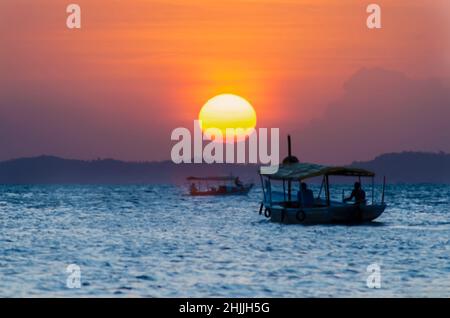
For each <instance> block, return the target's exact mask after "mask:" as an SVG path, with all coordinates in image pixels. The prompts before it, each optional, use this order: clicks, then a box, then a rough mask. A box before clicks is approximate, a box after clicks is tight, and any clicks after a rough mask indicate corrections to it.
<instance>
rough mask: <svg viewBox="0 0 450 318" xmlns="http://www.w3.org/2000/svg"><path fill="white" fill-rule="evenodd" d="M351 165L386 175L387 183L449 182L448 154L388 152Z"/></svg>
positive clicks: (449, 161) (449, 156)
mask: <svg viewBox="0 0 450 318" xmlns="http://www.w3.org/2000/svg"><path fill="white" fill-rule="evenodd" d="M352 166H355V167H360V168H365V169H368V170H372V171H374V172H376V173H377V175H381V176H386V177H387V178H388V182H389V183H444V184H450V154H446V153H443V152H441V153H429V152H402V153H389V154H384V155H380V156H378V157H376V158H375V159H374V160H371V161H366V162H354V163H352Z"/></svg>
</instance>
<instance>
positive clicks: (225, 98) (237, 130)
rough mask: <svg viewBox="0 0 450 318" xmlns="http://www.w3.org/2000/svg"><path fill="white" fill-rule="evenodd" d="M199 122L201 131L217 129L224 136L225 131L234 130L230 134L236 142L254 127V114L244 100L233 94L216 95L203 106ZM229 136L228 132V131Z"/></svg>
mask: <svg viewBox="0 0 450 318" xmlns="http://www.w3.org/2000/svg"><path fill="white" fill-rule="evenodd" d="M199 120H201V122H202V130H203V132H204V133H205V134H206V135H208V133H207V130H208V129H209V130H211V129H218V130H220V132H221V133H222V135H223V138H224V140H225V136H226V133H227V129H234V133H233V134H232V135H233V136H234V137H236V138H237V139H238V140H240V139H242V138H245V137H246V136H248V135H249V134H250V133H251V132H252V131H253V129H254V128H255V127H256V112H255V110H254V109H253V107H252V105H251V104H250V103H249V102H248V101H247V100H245V99H244V98H242V97H240V96H237V95H233V94H222V95H217V96H215V97H213V98H211V99H210V100H208V101H207V102H206V104H205V105H203V107H202V109H201V111H200V114H199ZM228 132H229V134H228V135H230V132H231V131H230V130H229V131H228Z"/></svg>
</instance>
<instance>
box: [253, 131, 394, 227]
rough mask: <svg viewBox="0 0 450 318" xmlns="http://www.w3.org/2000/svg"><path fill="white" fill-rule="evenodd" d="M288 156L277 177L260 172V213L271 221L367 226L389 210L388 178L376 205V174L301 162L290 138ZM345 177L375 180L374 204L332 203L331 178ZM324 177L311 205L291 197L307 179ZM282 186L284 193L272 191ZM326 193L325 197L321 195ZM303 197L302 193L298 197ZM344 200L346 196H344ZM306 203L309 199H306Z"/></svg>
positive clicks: (372, 198) (296, 197) (372, 199)
mask: <svg viewBox="0 0 450 318" xmlns="http://www.w3.org/2000/svg"><path fill="white" fill-rule="evenodd" d="M288 143H289V156H288V157H287V158H286V159H285V160H284V161H283V164H282V165H280V166H279V169H278V172H276V173H275V174H269V173H263V172H262V171H260V177H261V183H262V188H263V194H264V198H263V201H262V203H261V206H260V209H259V214H260V215H262V214H263V211H264V215H265V217H267V218H270V220H271V221H272V222H280V223H287V224H296V223H299V224H327V223H348V224H351V223H364V222H369V221H372V220H375V219H376V218H378V217H379V216H380V215H381V214H382V213H383V212H384V210H385V209H386V204H385V203H384V191H385V186H386V179H385V178H384V182H383V191H382V195H381V202H380V203H376V202H375V198H374V177H375V174H374V173H373V172H371V171H368V170H364V169H357V168H352V167H328V166H322V165H318V164H312V163H300V162H299V161H298V159H297V158H296V157H293V156H291V150H290V148H291V147H290V138H289V139H288ZM331 176H345V177H353V178H354V177H357V178H358V180H359V182H361V178H363V177H369V178H371V181H372V197H371V203H368V202H367V200H364V201H363V202H360V203H346V202H345V201H344V200H342V202H339V201H336V200H335V201H333V200H331V197H330V177H331ZM314 177H322V185H321V187H320V192H319V194H318V196H317V197H314V196H313V195H312V194H311V199H310V202H309V204H308V206H305V205H304V204H303V203H302V202H303V201H302V199H298V196H297V195H295V197H294V198H293V197H292V187H293V185H295V184H296V183H298V184H299V188H300V185H301V183H302V182H303V181H304V180H307V179H310V178H314ZM277 181H278V182H281V183H282V189H283V191H282V193H277V192H276V191H273V185H272V183H274V182H277ZM323 192H324V193H325V195H324V198H321V194H322V193H323ZM299 196H301V194H299ZM342 196H343V197H344V193H343V194H342ZM305 201H306V200H305Z"/></svg>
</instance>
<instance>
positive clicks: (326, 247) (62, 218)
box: [0, 185, 450, 297]
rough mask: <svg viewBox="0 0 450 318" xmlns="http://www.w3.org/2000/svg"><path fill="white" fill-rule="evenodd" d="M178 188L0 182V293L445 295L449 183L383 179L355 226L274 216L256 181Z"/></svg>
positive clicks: (449, 283) (448, 290)
mask: <svg viewBox="0 0 450 318" xmlns="http://www.w3.org/2000/svg"><path fill="white" fill-rule="evenodd" d="M346 189H347V187H346ZM377 190H379V189H377ZM185 192H186V189H185V188H183V187H176V186H0V229H1V230H0V296H3V297H5V296H6V297H48V296H49V297H387V296H393V297H413V296H418V297H435V296H437V297H450V200H449V198H450V186H439V185H410V186H404V185H403V186H401V185H399V186H389V187H388V188H387V194H386V201H387V203H388V205H389V206H388V209H387V210H386V212H385V213H384V214H383V215H382V216H381V217H380V218H379V219H378V220H377V221H376V222H373V223H371V224H365V225H358V226H345V225H315V226H302V225H281V224H275V223H271V222H269V221H268V220H267V219H265V218H264V217H262V216H260V215H258V209H259V202H260V200H261V190H260V189H259V188H256V189H254V190H252V192H251V193H250V194H249V195H248V196H242V197H204V198H192V197H189V196H186V195H184V194H185ZM341 192H342V187H338V188H337V191H336V192H335V193H334V195H335V196H339V193H341ZM369 194H370V192H369ZM376 194H377V196H379V191H377V193H376ZM70 264H76V265H77V266H79V269H80V282H81V286H80V288H69V287H70V286H71V285H70V284H69V285H68V284H67V283H68V280H69V283H70V282H71V278H73V276H71V275H72V274H71V273H68V272H67V267H68V266H69V265H70ZM371 264H378V266H379V269H380V271H379V272H377V273H376V274H378V273H379V276H377V277H379V278H380V280H379V282H380V285H378V287H380V288H375V289H374V288H369V287H368V285H367V280H368V277H369V275H371V273H370V272H367V267H368V266H369V265H371ZM372 275H373V273H372ZM371 277H372V278H373V276H371ZM72 287H73V286H72Z"/></svg>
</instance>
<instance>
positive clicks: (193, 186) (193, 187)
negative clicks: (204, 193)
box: [190, 183, 198, 194]
mask: <svg viewBox="0 0 450 318" xmlns="http://www.w3.org/2000/svg"><path fill="white" fill-rule="evenodd" d="M190 191H191V194H195V193H197V191H198V189H197V186H196V185H195V183H192V184H191V186H190Z"/></svg>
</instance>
